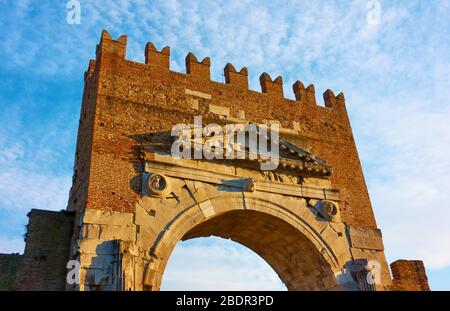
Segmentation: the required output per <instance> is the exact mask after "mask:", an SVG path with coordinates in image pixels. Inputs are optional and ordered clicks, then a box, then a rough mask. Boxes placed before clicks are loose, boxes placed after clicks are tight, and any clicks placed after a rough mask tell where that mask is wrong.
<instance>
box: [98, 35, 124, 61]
mask: <svg viewBox="0 0 450 311" xmlns="http://www.w3.org/2000/svg"><path fill="white" fill-rule="evenodd" d="M127 41H128V37H127V36H126V35H122V36H120V37H119V38H117V40H114V39H113V38H112V37H111V35H110V34H109V32H108V31H106V30H103V31H102V35H101V37H100V43H99V44H98V45H97V48H96V55H97V59H98V58H99V56H100V55H102V54H103V53H106V54H114V55H117V56H119V57H121V58H125V57H126V52H127Z"/></svg>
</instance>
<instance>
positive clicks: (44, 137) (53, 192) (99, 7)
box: [0, 0, 450, 290]
mask: <svg viewBox="0 0 450 311" xmlns="http://www.w3.org/2000/svg"><path fill="white" fill-rule="evenodd" d="M369 2H370V1H368V0H357V1H308V2H306V1H279V2H276V3H274V2H272V1H239V0H229V1H197V2H193V1H177V0H169V1H167V0H166V1H143V0H136V1H131V0H123V1H94V0H89V1H87V0H85V1H83V0H80V4H81V23H80V24H72V25H71V24H68V23H67V21H66V15H67V10H66V8H65V7H66V4H67V2H66V1H28V0H16V1H9V0H0V9H1V11H2V19H0V45H1V48H0V59H1V62H0V66H1V67H0V68H1V70H0V252H16V251H17V252H22V250H23V239H22V235H23V233H24V231H25V228H24V226H25V224H26V222H27V218H26V214H27V212H28V211H29V210H30V209H31V208H40V209H52V210H61V209H64V208H65V207H66V201H67V195H68V191H69V188H70V183H71V175H72V165H73V157H74V148H75V142H76V131H77V125H78V117H79V110H80V104H81V97H82V91H83V72H84V70H85V69H86V67H87V64H88V60H89V59H90V58H94V52H95V45H96V44H97V42H98V40H99V36H100V32H101V30H102V29H104V28H105V29H108V30H109V31H110V32H111V33H112V34H113V36H114V37H117V36H118V35H121V34H127V35H128V49H127V58H128V59H131V60H135V61H141V62H142V61H143V60H144V47H145V44H146V42H148V41H152V42H153V43H154V44H155V45H156V46H157V47H158V48H161V47H163V46H165V45H169V46H171V52H172V55H171V69H172V70H175V71H184V57H185V56H186V54H187V53H188V52H189V51H192V52H194V53H195V54H196V55H197V56H198V57H199V58H203V57H205V56H210V57H211V60H212V78H213V79H214V80H217V81H223V76H222V69H223V67H224V65H225V64H226V63H227V62H231V63H233V64H234V65H235V67H236V68H240V67H242V66H247V67H248V68H249V75H250V76H249V78H250V87H251V88H252V89H255V90H259V83H258V78H259V75H260V74H261V73H262V72H264V71H267V72H269V73H270V74H271V76H272V77H276V76H277V75H282V76H283V79H284V85H285V94H286V96H287V97H290V98H292V97H293V94H292V91H291V85H292V83H293V82H294V81H295V80H297V79H300V80H302V81H303V82H304V83H305V84H309V83H314V84H315V86H316V93H317V94H321V93H323V91H325V90H326V89H327V88H331V89H332V90H334V91H335V93H336V94H337V93H338V92H339V91H343V92H344V93H345V96H346V100H347V108H348V110H349V114H350V118H351V122H352V126H353V131H354V135H355V139H356V142H357V146H358V150H359V154H360V158H361V160H362V163H363V168H364V173H365V176H366V180H367V184H368V188H369V192H370V195H371V199H372V203H373V207H374V210H375V214H376V217H377V222H378V226H379V227H380V228H381V229H382V231H383V235H384V242H385V246H386V255H387V257H388V261H389V262H392V261H393V260H395V259H398V258H404V259H422V260H424V261H425V264H426V267H427V272H428V276H429V279H430V284H431V287H432V289H435V290H437V289H447V290H449V289H450V281H449V280H450V243H449V239H450V208H449V207H448V202H449V201H450V191H449V184H450V174H449V173H450V161H449V159H450V96H449V95H450V79H449V77H450V40H449V39H448V38H449V37H450V34H449V31H450V1H449V0H436V1H433V0H426V1H425V0H423V1H418V0H408V1H395V2H393V1H376V2H378V3H379V4H380V8H381V15H380V16H381V19H380V20H379V24H375V25H374V24H370V23H368V22H367V14H368V12H369V9H368V3H369ZM369 7H370V6H369ZM319 102H322V101H321V100H320V99H319ZM202 254H207V256H203V255H202ZM202 256H203V257H202ZM202 258H203V259H202ZM205 258H207V259H205ZM202 260H203V261H202ZM199 262H201V263H202V264H201V265H200V264H198V263H199ZM186 263H192V267H191V268H192V269H198V270H201V272H199V273H196V274H195V275H194V274H193V275H192V276H191V277H190V280H191V281H190V282H185V281H183V280H186V278H187V277H186V276H185V275H184V274H182V269H181V268H182V267H184V266H186ZM194 263H197V265H195V264H194ZM202 267H203V270H202ZM210 271H215V272H214V273H215V275H217V277H215V279H217V280H218V281H217V282H218V283H216V284H218V285H216V286H215V287H216V288H218V287H220V286H222V288H230V286H235V287H236V286H237V288H243V289H245V288H251V286H255V280H261V281H260V282H258V283H259V284H264V287H263V288H264V289H268V288H273V289H281V288H282V285H281V284H280V282H279V280H278V279H277V278H276V277H274V275H273V271H271V270H270V268H269V267H267V265H266V264H265V263H264V262H263V261H261V260H260V259H259V258H256V257H255V256H254V255H252V254H251V253H250V252H249V251H248V250H246V249H244V248H242V247H240V246H237V245H236V244H232V243H231V242H227V241H221V240H217V239H209V240H203V241H202V240H198V241H192V242H186V243H182V244H181V245H180V246H178V247H177V249H176V250H175V253H174V255H173V256H172V258H171V261H170V262H169V267H168V270H167V273H166V275H165V279H167V282H166V283H165V284H167V285H164V288H166V289H174V288H178V289H183V288H191V289H197V288H208V287H209V286H210V284H208V283H207V278H208V276H209V275H210V273H211V272H210ZM236 271H240V272H239V273H236ZM181 276H183V277H181ZM220 282H222V283H220ZM230 284H232V285H230ZM233 284H234V285H233ZM267 286H269V287H267Z"/></svg>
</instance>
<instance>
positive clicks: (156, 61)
mask: <svg viewBox="0 0 450 311" xmlns="http://www.w3.org/2000/svg"><path fill="white" fill-rule="evenodd" d="M145 64H147V65H150V66H153V67H157V68H159V69H161V70H163V71H166V72H169V66H170V47H168V46H165V47H164V48H162V49H161V51H158V50H157V49H156V47H155V46H154V45H153V43H152V42H148V43H147V44H146V46H145Z"/></svg>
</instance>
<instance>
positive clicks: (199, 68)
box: [186, 52, 211, 80]
mask: <svg viewBox="0 0 450 311" xmlns="http://www.w3.org/2000/svg"><path fill="white" fill-rule="evenodd" d="M210 67H211V60H210V58H209V57H205V58H203V60H202V61H201V62H199V61H198V60H197V57H196V56H195V55H194V54H193V53H192V52H189V53H188V55H187V56H186V73H187V74H188V75H191V76H192V77H194V78H198V79H205V80H210V79H211V73H210Z"/></svg>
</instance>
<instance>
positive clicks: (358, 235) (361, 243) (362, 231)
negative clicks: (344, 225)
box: [348, 227, 384, 251]
mask: <svg viewBox="0 0 450 311" xmlns="http://www.w3.org/2000/svg"><path fill="white" fill-rule="evenodd" d="M348 232H349V237H350V242H351V246H352V247H355V248H363V249H372V250H379V251H382V250H384V245H383V240H382V237H381V231H380V230H379V229H372V228H368V227H349V229H348Z"/></svg>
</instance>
